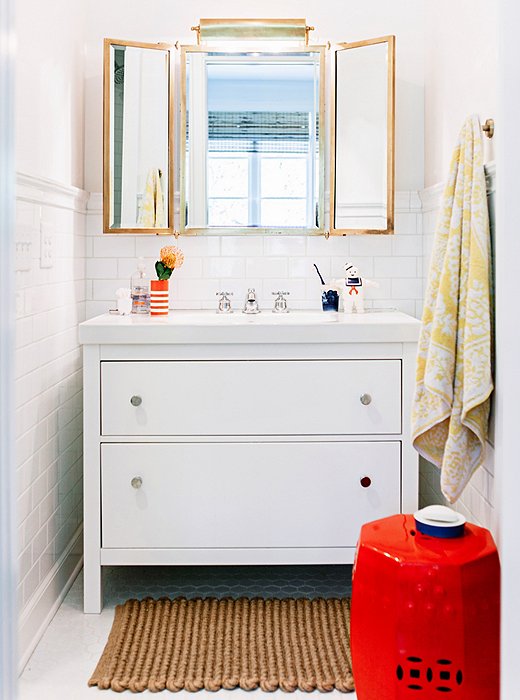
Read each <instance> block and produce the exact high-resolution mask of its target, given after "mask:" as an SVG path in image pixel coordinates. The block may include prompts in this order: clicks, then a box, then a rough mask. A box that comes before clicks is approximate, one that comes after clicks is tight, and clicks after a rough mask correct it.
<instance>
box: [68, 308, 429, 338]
mask: <svg viewBox="0 0 520 700" xmlns="http://www.w3.org/2000/svg"><path fill="white" fill-rule="evenodd" d="M420 327H421V324H420V322H419V321H418V320H417V319H416V318H413V317H412V316H408V315H407V314H403V313H401V312H399V311H385V312H367V313H365V314H344V313H341V312H340V313H334V312H330V311H327V312H323V311H291V312H289V313H288V314H274V313H272V312H271V311H267V310H266V311H262V312H261V313H260V314H257V315H250V316H248V315H246V314H243V313H241V312H234V313H232V314H217V313H216V312H215V311H209V310H208V311H170V313H169V315H168V316H167V317H158V316H148V315H142V316H139V315H136V314H131V315H128V316H119V315H117V314H102V315H101V316H96V317H95V318H92V319H90V320H88V321H85V322H84V323H81V324H80V326H79V342H80V343H81V344H83V345H107V344H108V345H128V344H163V345H164V344H194V343H196V344H199V343H202V344H214V343H217V344H222V343H227V344H229V343H406V342H412V343H413V342H417V340H418V339H419V331H420Z"/></svg>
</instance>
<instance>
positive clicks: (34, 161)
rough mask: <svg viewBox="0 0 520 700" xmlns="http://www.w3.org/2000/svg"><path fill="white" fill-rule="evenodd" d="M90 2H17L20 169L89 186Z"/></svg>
mask: <svg viewBox="0 0 520 700" xmlns="http://www.w3.org/2000/svg"><path fill="white" fill-rule="evenodd" d="M86 6H87V3H86V2H84V0H81V1H80V2H73V3H71V2H68V1H67V0H52V2H51V3H42V2H38V0H20V1H19V2H17V3H16V24H17V28H18V59H17V69H16V126H17V139H16V159H17V165H16V169H17V170H18V171H19V172H22V173H29V174H31V175H36V176H39V177H45V178H49V179H51V180H57V181H58V182H63V183H67V184H71V185H75V186H76V187H82V186H83V58H84V42H83V29H84V24H85V9H86Z"/></svg>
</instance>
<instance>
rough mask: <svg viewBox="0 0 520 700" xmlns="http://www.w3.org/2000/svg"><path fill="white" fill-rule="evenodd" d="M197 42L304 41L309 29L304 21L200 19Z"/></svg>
mask: <svg viewBox="0 0 520 700" xmlns="http://www.w3.org/2000/svg"><path fill="white" fill-rule="evenodd" d="M194 29H197V30H198V32H199V41H201V42H204V41H212V40H216V39H225V40H226V41H233V40H235V41H250V40H253V41H258V40H261V41H277V40H281V41H283V40H285V41H286V40H292V41H306V39H307V33H308V31H309V30H310V29H311V27H308V26H307V22H306V20H305V19H201V20H200V23H199V26H198V27H194Z"/></svg>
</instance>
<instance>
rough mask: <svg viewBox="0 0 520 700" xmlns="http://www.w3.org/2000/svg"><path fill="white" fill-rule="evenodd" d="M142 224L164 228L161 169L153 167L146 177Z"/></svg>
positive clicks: (140, 222)
mask: <svg viewBox="0 0 520 700" xmlns="http://www.w3.org/2000/svg"><path fill="white" fill-rule="evenodd" d="M138 223H139V224H140V226H145V227H146V228H154V227H155V226H157V227H158V228H159V227H161V228H163V227H164V226H165V223H164V199H163V193H162V186H161V171H160V170H158V169H157V168H151V170H149V171H148V175H147V177H146V186H145V188H144V194H143V198H142V200H141V205H140V207H139V222H138Z"/></svg>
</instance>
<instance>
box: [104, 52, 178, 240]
mask: <svg viewBox="0 0 520 700" xmlns="http://www.w3.org/2000/svg"><path fill="white" fill-rule="evenodd" d="M111 46H130V47H134V48H140V49H154V50H159V51H164V52H165V53H166V56H167V61H168V226H164V227H161V228H157V227H152V228H145V227H135V228H123V227H121V228H111V227H110V210H111V205H112V198H111V186H110V183H111V177H112V172H111V169H110V148H111V133H110V89H111V83H110V80H111V78H110V47H111ZM172 48H173V47H172V46H171V45H170V44H147V43H143V42H141V41H124V40H121V39H105V40H104V47H103V233H113V234H118V233H142V234H164V235H169V234H172V233H174V187H175V185H174V169H173V154H174V150H173V147H174V140H173V95H174V92H173V70H172V61H171V50H172Z"/></svg>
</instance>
